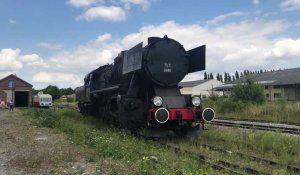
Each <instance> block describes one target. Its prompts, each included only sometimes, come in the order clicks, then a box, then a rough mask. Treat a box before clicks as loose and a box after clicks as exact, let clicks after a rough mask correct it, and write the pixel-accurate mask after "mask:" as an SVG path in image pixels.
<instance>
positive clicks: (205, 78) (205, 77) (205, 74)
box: [204, 72, 207, 80]
mask: <svg viewBox="0 0 300 175" xmlns="http://www.w3.org/2000/svg"><path fill="white" fill-rule="evenodd" d="M204 80H207V73H206V72H204Z"/></svg>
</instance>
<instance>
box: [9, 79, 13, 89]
mask: <svg viewBox="0 0 300 175" xmlns="http://www.w3.org/2000/svg"><path fill="white" fill-rule="evenodd" d="M8 87H9V88H13V87H15V82H14V80H9V81H8Z"/></svg>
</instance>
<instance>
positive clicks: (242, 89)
mask: <svg viewBox="0 0 300 175" xmlns="http://www.w3.org/2000/svg"><path fill="white" fill-rule="evenodd" d="M232 98H233V100H235V101H242V102H245V103H248V102H250V103H256V104H263V103H264V102H265V101H266V99H265V94H264V91H263V88H262V87H261V86H260V85H258V84H256V83H255V81H254V78H253V77H251V76H247V77H246V82H245V83H244V84H243V85H242V84H240V83H239V84H237V85H236V86H234V88H233V95H232Z"/></svg>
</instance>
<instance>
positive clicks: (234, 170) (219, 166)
mask: <svg viewBox="0 0 300 175" xmlns="http://www.w3.org/2000/svg"><path fill="white" fill-rule="evenodd" d="M160 144H161V145H162V146H164V147H166V148H168V149H173V150H174V151H175V152H176V153H183V154H188V155H189V156H191V157H194V158H196V159H197V160H199V161H201V162H205V163H207V164H209V165H210V166H211V167H212V168H213V169H215V170H223V171H226V172H228V173H230V174H238V175H240V174H270V173H267V172H262V171H260V170H257V169H255V168H253V167H250V166H244V165H240V164H237V163H233V162H230V161H228V160H212V159H211V158H209V156H207V155H204V154H201V153H195V152H192V151H189V150H186V149H182V148H179V147H178V146H175V145H172V144H168V143H160ZM196 146H201V147H203V148H208V149H209V150H213V151H217V152H220V153H222V154H235V155H237V156H239V157H241V158H245V159H249V160H252V161H255V162H261V163H263V164H265V165H267V166H270V167H284V168H286V169H287V170H288V171H290V172H291V173H295V174H297V173H300V167H297V166H294V165H287V164H282V163H280V162H277V161H275V160H269V159H265V158H261V157H258V156H255V155H249V154H245V153H241V152H229V151H228V150H226V149H222V148H218V147H216V146H213V145H208V144H197V143H196Z"/></svg>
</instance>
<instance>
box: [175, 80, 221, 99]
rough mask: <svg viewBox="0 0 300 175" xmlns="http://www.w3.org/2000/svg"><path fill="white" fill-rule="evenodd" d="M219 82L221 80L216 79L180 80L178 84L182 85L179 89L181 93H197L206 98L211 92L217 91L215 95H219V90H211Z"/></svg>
mask: <svg viewBox="0 0 300 175" xmlns="http://www.w3.org/2000/svg"><path fill="white" fill-rule="evenodd" d="M221 84H222V82H220V81H218V80H216V79H208V80H196V81H187V82H180V83H179V84H178V86H180V87H182V88H181V89H180V92H181V94H184V95H192V96H195V95H198V96H201V97H202V98H206V97H209V96H210V95H211V94H212V93H217V95H220V94H219V93H220V92H213V91H214V90H213V89H214V88H215V87H217V86H219V85H221Z"/></svg>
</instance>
